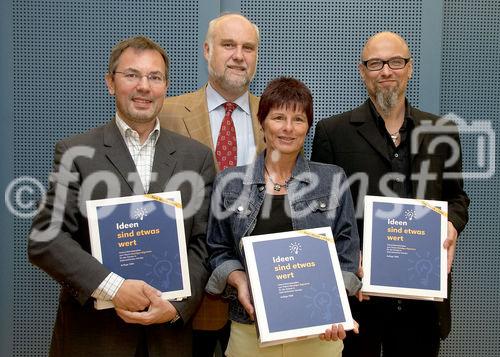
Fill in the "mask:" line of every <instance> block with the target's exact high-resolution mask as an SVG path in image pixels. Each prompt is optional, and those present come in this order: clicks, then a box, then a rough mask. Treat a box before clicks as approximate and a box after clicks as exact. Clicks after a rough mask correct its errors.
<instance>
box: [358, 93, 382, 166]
mask: <svg viewBox="0 0 500 357" xmlns="http://www.w3.org/2000/svg"><path fill="white" fill-rule="evenodd" d="M369 100H370V99H368V100H367V101H366V102H365V103H364V104H363V105H362V106H360V107H359V108H356V109H354V110H353V112H352V115H351V123H354V124H357V125H358V129H357V130H358V133H359V134H360V135H361V136H362V137H363V138H364V139H365V140H366V141H367V142H368V143H369V144H370V145H371V146H372V147H373V148H374V149H375V151H377V152H378V153H379V154H380V156H382V158H384V159H385V160H386V161H388V162H389V153H388V152H387V144H386V143H385V141H384V138H382V136H381V135H380V134H379V131H378V128H377V125H376V124H375V121H374V120H373V119H372V115H371V113H370V106H369V102H368V101H369Z"/></svg>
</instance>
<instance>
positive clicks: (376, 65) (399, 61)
mask: <svg viewBox="0 0 500 357" xmlns="http://www.w3.org/2000/svg"><path fill="white" fill-rule="evenodd" d="M410 60H411V57H409V58H402V57H393V58H389V59H388V60H387V61H384V60H381V59H380V58H372V59H369V60H367V61H361V63H363V64H364V65H365V67H366V68H367V69H368V70H369V71H380V70H381V69H382V68H384V66H385V64H386V63H387V65H388V66H389V68H390V69H403V68H405V66H406V64H407V63H408V62H410Z"/></svg>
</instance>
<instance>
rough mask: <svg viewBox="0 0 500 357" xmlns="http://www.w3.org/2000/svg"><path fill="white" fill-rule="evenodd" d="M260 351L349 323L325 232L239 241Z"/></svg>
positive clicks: (336, 265)
mask: <svg viewBox="0 0 500 357" xmlns="http://www.w3.org/2000/svg"><path fill="white" fill-rule="evenodd" d="M243 247H244V251H245V258H246V263H247V270H248V276H249V280H250V287H251V291H252V296H253V300H254V305H255V313H256V318H257V326H258V334H259V340H260V343H261V346H268V345H273V344H279V343H285V342H291V341H295V340H297V339H298V338H299V337H300V338H304V337H317V336H318V335H319V334H321V333H324V332H325V330H326V329H327V328H330V327H331V325H332V324H341V325H343V326H344V329H345V330H351V329H352V328H353V319H352V316H351V311H350V308H349V303H348V300H347V294H346V291H345V287H344V281H343V279H342V272H341V270H340V264H339V261H338V257H337V251H336V249H335V243H334V241H333V237H332V232H331V229H330V227H324V228H315V229H308V230H301V231H292V232H284V233H275V234H264V235H259V236H249V237H244V238H243Z"/></svg>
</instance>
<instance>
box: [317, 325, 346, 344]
mask: <svg viewBox="0 0 500 357" xmlns="http://www.w3.org/2000/svg"><path fill="white" fill-rule="evenodd" d="M345 336H346V334H345V330H344V326H342V325H332V328H327V329H326V330H325V333H322V334H321V335H319V339H320V340H322V341H338V340H343V339H344V338H345Z"/></svg>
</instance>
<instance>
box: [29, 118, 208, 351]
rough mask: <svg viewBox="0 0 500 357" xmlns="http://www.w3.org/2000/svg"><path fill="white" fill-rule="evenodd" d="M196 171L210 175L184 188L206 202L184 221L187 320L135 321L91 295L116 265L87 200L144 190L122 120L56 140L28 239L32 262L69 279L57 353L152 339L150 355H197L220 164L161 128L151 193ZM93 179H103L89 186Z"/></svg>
mask: <svg viewBox="0 0 500 357" xmlns="http://www.w3.org/2000/svg"><path fill="white" fill-rule="evenodd" d="M76 147H79V148H77V149H76ZM83 148H85V149H83ZM65 154H66V155H65ZM69 155H70V156H71V158H72V159H71V160H68V158H67V157H68V156H69ZM188 170H190V171H194V172H196V173H198V174H200V175H201V176H202V178H203V182H201V183H198V184H197V185H194V187H192V186H191V185H190V184H189V183H187V182H185V183H183V184H181V186H180V188H178V189H179V190H180V191H181V196H182V200H183V203H184V204H187V203H188V202H190V201H191V200H192V199H193V200H197V201H198V202H199V204H200V205H201V209H200V210H198V211H197V213H196V214H195V215H192V216H191V217H187V218H185V221H184V227H185V235H186V241H187V247H188V260H189V271H190V277H191V279H190V280H191V294H192V296H191V297H190V298H188V299H185V300H183V301H180V302H174V303H173V304H174V305H175V308H176V309H177V310H178V312H179V314H180V315H181V318H182V323H177V324H174V325H172V326H171V325H170V324H160V325H151V326H142V325H135V324H127V323H125V322H123V321H122V320H121V319H120V318H119V317H118V316H117V315H116V313H115V311H114V310H113V309H108V310H101V311H97V310H95V309H94V307H93V299H92V298H91V294H92V292H93V291H94V290H95V289H96V288H97V287H98V286H99V284H100V283H101V282H102V281H103V280H104V278H105V277H106V276H107V275H108V274H109V273H110V271H109V270H108V269H107V268H106V267H104V266H103V265H102V264H100V263H99V262H98V261H97V260H96V259H95V258H93V257H92V255H91V254H90V241H89V232H88V223H87V219H86V214H85V212H84V206H85V202H84V200H86V199H102V198H109V197H119V196H129V195H134V194H143V193H144V191H143V188H142V185H141V184H140V179H139V176H138V173H137V171H136V168H135V165H134V162H133V160H132V157H131V156H130V154H129V151H128V149H127V147H126V145H125V142H124V141H123V138H122V136H121V134H120V132H119V130H118V128H117V126H116V124H115V122H114V121H111V122H109V123H108V124H106V125H104V126H101V127H98V128H95V129H92V130H90V131H89V132H87V133H84V134H81V135H77V136H74V137H72V138H69V139H65V140H62V141H61V142H59V143H57V144H56V149H55V156H54V173H53V174H51V175H50V177H49V181H50V182H49V189H48V192H47V196H46V200H45V202H44V205H43V207H42V208H41V210H40V212H39V213H38V215H37V216H36V217H35V218H34V220H33V225H32V230H31V234H30V239H29V245H28V253H29V259H30V261H31V262H32V263H33V264H35V265H36V266H38V267H40V268H41V269H43V270H44V271H46V272H47V273H48V274H49V275H50V276H51V277H52V278H54V279H55V280H56V281H57V282H59V283H60V284H61V293H60V301H59V308H58V313H57V318H56V322H55V326H54V331H53V337H52V344H51V355H52V356H133V355H134V353H135V352H136V347H137V345H138V342H139V340H141V339H142V340H144V339H145V340H146V341H147V346H148V350H149V351H148V352H149V356H160V355H161V356H190V355H191V333H190V322H189V320H190V318H191V316H192V315H193V313H194V312H195V311H196V308H197V306H198V304H199V302H200V301H201V297H202V295H203V289H204V286H205V283H206V280H207V278H208V271H207V266H206V258H207V248H206V228H207V215H208V207H209V202H210V195H211V189H212V182H213V179H214V175H215V166H214V163H213V159H212V153H211V151H210V149H208V148H207V147H205V146H204V145H202V144H200V143H198V142H196V141H194V140H191V139H188V138H185V137H183V136H181V135H178V134H175V133H173V132H170V131H168V130H165V129H161V132H160V136H159V138H158V141H157V143H156V149H155V157H154V163H153V170H152V172H153V173H157V177H156V180H153V178H154V177H152V181H151V184H150V189H149V192H150V193H154V192H162V191H165V187H166V185H167V184H168V181H169V179H170V178H171V177H172V176H174V175H175V174H177V173H180V172H185V171H188ZM153 175H154V174H153ZM89 177H90V178H89ZM92 178H94V179H95V180H97V181H99V182H98V183H97V184H95V185H92V186H93V188H92V190H85V187H86V185H85V183H88V182H89V181H90V180H92ZM104 180H108V183H107V184H105V183H104V182H103V181H104ZM82 183H83V186H82ZM167 188H168V187H167ZM80 208H82V209H80Z"/></svg>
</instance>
